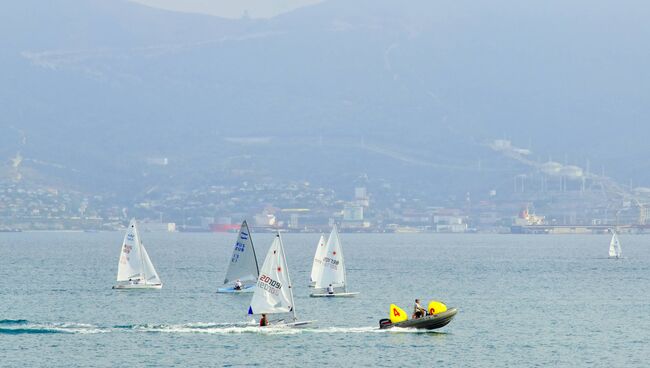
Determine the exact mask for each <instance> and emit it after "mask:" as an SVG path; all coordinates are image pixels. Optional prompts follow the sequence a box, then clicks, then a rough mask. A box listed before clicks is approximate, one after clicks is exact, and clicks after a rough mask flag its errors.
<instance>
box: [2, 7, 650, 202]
mask: <svg viewBox="0 0 650 368" xmlns="http://www.w3.org/2000/svg"><path fill="white" fill-rule="evenodd" d="M637 5H638V7H636V8H633V7H622V6H619V5H618V4H617V3H615V2H608V1H605V2H600V3H598V5H595V4H593V3H592V2H588V1H574V2H569V3H567V2H561V1H546V2H540V3H536V4H532V3H526V4H523V3H520V2H516V1H494V2H489V4H488V3H485V4H484V3H478V4H477V3H476V2H475V1H466V0H460V1H424V0H422V1H413V2H409V3H408V4H407V5H405V4H400V3H398V2H377V1H370V0H361V1H353V2H351V1H343V0H329V1H325V2H323V3H321V4H318V5H314V6H310V7H306V8H303V9H299V10H296V11H294V12H291V13H288V14H284V15H281V16H278V17H275V18H272V19H269V20H226V19H221V18H216V17H210V16H202V15H196V14H185V13H174V12H169V11H164V10H157V9H153V8H149V7H146V6H142V5H139V4H135V3H132V2H127V1H116V0H59V1H56V2H46V3H43V2H42V1H36V0H27V1H16V2H6V3H3V4H2V5H1V6H0V8H1V9H0V34H2V35H4V36H3V37H2V38H0V64H1V65H2V68H3V72H2V73H0V86H1V87H0V101H1V102H0V128H1V129H2V132H3V134H0V144H1V148H0V154H1V155H2V157H3V158H5V157H6V159H7V163H6V165H8V160H9V158H10V157H13V155H15V153H16V152H18V151H20V152H21V154H22V155H23V156H24V157H25V160H24V162H23V165H25V167H28V168H29V169H30V170H29V172H30V173H33V174H32V175H27V177H26V178H25V180H34V181H38V182H42V183H47V182H50V181H51V182H57V183H61V182H63V183H67V184H66V185H70V186H74V187H75V188H78V189H83V190H86V191H91V192H92V191H109V192H118V193H119V192H125V191H127V190H129V191H133V190H135V191H138V190H145V189H146V188H147V187H149V186H151V185H153V184H156V185H169V186H178V187H189V188H191V187H193V186H196V185H199V184H201V183H210V182H219V181H228V180H241V178H233V177H232V170H233V169H236V168H238V167H240V166H245V167H247V168H251V169H252V170H253V172H254V175H253V177H251V178H249V179H250V180H256V179H260V178H263V177H273V178H277V179H283V178H287V179H292V178H297V179H308V180H312V181H315V182H323V183H331V184H333V185H339V186H341V185H342V186H344V187H346V185H347V183H349V180H351V178H354V177H357V176H358V175H359V174H360V173H368V174H369V175H375V176H382V177H385V178H386V179H387V180H389V181H391V182H392V183H395V184H396V185H399V186H404V187H405V188H409V190H414V191H419V190H421V191H424V192H426V193H429V194H428V195H439V194H441V193H442V194H445V193H450V194H458V193H464V192H465V191H467V190H482V191H484V190H487V189H488V188H492V187H495V186H499V185H505V184H504V183H505V182H507V183H509V182H510V180H511V179H509V178H510V176H511V174H512V173H514V172H516V164H514V163H511V162H508V161H507V160H503V159H502V158H501V157H499V156H498V155H495V154H493V153H492V152H491V151H490V150H489V149H488V148H487V147H486V143H487V142H489V141H491V140H492V139H495V138H508V139H511V140H513V141H514V142H517V143H518V144H519V145H521V146H526V147H529V148H532V149H533V151H534V154H535V155H537V156H538V159H539V160H547V159H549V157H551V158H554V159H555V160H557V161H562V162H564V161H566V162H569V163H574V164H579V165H583V164H584V163H585V162H586V160H588V159H589V160H590V164H591V165H592V168H599V167H601V166H604V167H605V168H606V170H607V172H608V173H610V174H612V175H614V176H616V177H618V178H619V179H621V180H624V181H628V180H630V179H631V180H634V181H635V182H639V183H641V184H643V183H645V184H646V185H647V183H648V182H649V181H650V175H648V171H649V170H647V169H648V164H647V163H645V162H644V160H643V158H644V157H645V155H646V154H647V148H646V147H647V144H646V142H645V140H646V137H647V136H649V133H650V132H649V130H650V128H648V125H647V124H646V122H645V121H646V120H647V117H648V116H649V114H648V113H649V109H650V105H648V104H647V101H648V100H649V97H650V90H648V88H647V86H648V85H650V84H649V83H648V82H649V77H650V74H649V73H650V71H649V70H648V68H647V65H648V61H650V60H649V55H648V51H647V48H646V47H645V46H644V43H645V40H647V39H648V36H650V23H649V22H647V21H646V20H647V19H648V15H649V14H648V13H649V7H648V6H647V5H646V4H645V3H642V2H638V4H637ZM250 138H253V139H250ZM156 158H168V165H166V166H159V165H156V164H155V162H156V160H155V159H156ZM479 162H480V163H479ZM479 166H480V167H481V168H482V169H481V170H480V171H478V170H477V169H475V168H477V167H479ZM477 173H478V174H477ZM477 175H480V178H481V179H480V180H477V179H476V178H477ZM506 175H507V176H508V179H505V178H504V177H505V176H506Z"/></svg>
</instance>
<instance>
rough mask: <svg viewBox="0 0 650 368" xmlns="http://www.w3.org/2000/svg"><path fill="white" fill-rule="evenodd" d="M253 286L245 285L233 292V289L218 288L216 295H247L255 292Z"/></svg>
mask: <svg viewBox="0 0 650 368" xmlns="http://www.w3.org/2000/svg"><path fill="white" fill-rule="evenodd" d="M254 286H255V285H245V286H244V287H242V288H241V289H240V290H235V288H234V287H227V288H218V289H217V293H219V294H247V293H252V292H253V291H255V288H254Z"/></svg>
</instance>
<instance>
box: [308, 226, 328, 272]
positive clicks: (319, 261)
mask: <svg viewBox="0 0 650 368" xmlns="http://www.w3.org/2000/svg"><path fill="white" fill-rule="evenodd" d="M326 252H327V248H326V247H325V237H323V235H321V236H320V239H318V245H317V246H316V254H315V255H314V263H313V264H312V265H311V276H310V278H309V281H311V282H316V279H317V278H318V276H319V275H320V273H321V271H322V270H323V256H324V255H325V253H326Z"/></svg>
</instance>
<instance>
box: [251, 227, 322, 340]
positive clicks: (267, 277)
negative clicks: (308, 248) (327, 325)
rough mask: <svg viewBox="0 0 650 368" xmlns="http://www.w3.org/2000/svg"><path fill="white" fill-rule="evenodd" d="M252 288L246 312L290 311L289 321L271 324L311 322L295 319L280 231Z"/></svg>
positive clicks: (303, 324) (294, 325)
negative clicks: (290, 319) (252, 292)
mask: <svg viewBox="0 0 650 368" xmlns="http://www.w3.org/2000/svg"><path fill="white" fill-rule="evenodd" d="M254 289H255V291H254V294H253V298H252V299H251V304H250V307H248V314H251V315H252V314H283V313H291V316H292V321H291V322H286V321H284V320H280V321H276V322H275V323H273V326H278V325H280V326H288V327H302V326H305V325H307V324H310V323H311V322H312V321H298V320H297V317H296V308H295V304H294V300H293V290H292V288H291V280H290V279H289V268H288V267H287V259H286V257H285V254H284V246H283V245H282V239H281V238H280V233H277V235H276V236H275V239H273V243H272V244H271V247H270V248H269V251H268V253H267V254H266V258H265V259H264V264H263V265H262V270H261V271H260V276H259V278H258V279H257V283H256V284H255V287H254Z"/></svg>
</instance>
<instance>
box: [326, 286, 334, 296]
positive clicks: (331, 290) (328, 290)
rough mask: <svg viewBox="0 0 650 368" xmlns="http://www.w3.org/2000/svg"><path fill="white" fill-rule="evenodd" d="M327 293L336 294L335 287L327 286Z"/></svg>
mask: <svg viewBox="0 0 650 368" xmlns="http://www.w3.org/2000/svg"><path fill="white" fill-rule="evenodd" d="M327 293H328V294H329V295H332V294H334V287H333V286H332V284H329V285H328V286H327Z"/></svg>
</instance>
